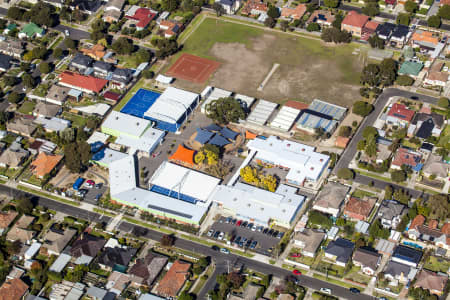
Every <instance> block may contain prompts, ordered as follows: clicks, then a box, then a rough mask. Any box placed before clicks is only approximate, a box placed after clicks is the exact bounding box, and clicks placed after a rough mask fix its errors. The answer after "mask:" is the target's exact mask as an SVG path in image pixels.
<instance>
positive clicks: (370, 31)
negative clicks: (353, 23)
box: [361, 21, 380, 41]
mask: <svg viewBox="0 0 450 300" xmlns="http://www.w3.org/2000/svg"><path fill="white" fill-rule="evenodd" d="M379 25H380V23H378V22H376V21H367V23H366V24H365V25H364V27H363V29H362V32H361V40H363V41H367V40H369V38H370V37H371V36H372V35H374V34H375V33H376V30H377V28H378V26H379Z"/></svg>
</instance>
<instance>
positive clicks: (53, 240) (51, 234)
mask: <svg viewBox="0 0 450 300" xmlns="http://www.w3.org/2000/svg"><path fill="white" fill-rule="evenodd" d="M76 233H77V231H76V230H75V229H72V228H66V229H65V230H56V229H50V230H49V231H48V232H47V233H46V234H45V235H44V236H43V237H42V240H43V245H42V247H41V253H42V252H45V254H46V255H48V256H50V255H59V254H61V252H62V251H63V250H64V248H65V247H66V246H67V244H68V243H69V242H70V241H71V240H72V238H73V237H74V236H75V234H76Z"/></svg>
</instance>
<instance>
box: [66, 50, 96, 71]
mask: <svg viewBox="0 0 450 300" xmlns="http://www.w3.org/2000/svg"><path fill="white" fill-rule="evenodd" d="M93 61H94V60H93V59H92V58H91V57H89V56H86V55H83V54H81V53H78V54H77V55H75V57H74V58H73V59H72V61H71V62H70V65H69V66H70V67H71V68H74V69H77V70H78V71H80V72H82V73H83V72H84V71H86V69H87V68H89V67H90V66H91V65H92V62H93Z"/></svg>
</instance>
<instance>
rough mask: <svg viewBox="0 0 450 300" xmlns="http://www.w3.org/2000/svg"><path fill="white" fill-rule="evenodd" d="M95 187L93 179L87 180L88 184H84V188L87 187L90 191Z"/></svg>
mask: <svg viewBox="0 0 450 300" xmlns="http://www.w3.org/2000/svg"><path fill="white" fill-rule="evenodd" d="M94 185H95V182H94V181H93V180H91V179H89V180H86V182H85V183H84V186H85V187H87V188H88V189H90V188H92V187H94Z"/></svg>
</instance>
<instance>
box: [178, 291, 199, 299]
mask: <svg viewBox="0 0 450 300" xmlns="http://www.w3.org/2000/svg"><path fill="white" fill-rule="evenodd" d="M178 300H195V296H193V295H192V294H191V293H188V292H186V291H183V292H181V294H180V295H179V296H178Z"/></svg>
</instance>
